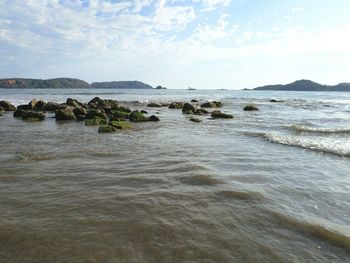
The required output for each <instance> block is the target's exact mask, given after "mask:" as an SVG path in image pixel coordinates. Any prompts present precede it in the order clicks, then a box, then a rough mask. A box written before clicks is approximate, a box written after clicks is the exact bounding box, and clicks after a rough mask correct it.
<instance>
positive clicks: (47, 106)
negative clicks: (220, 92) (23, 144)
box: [0, 97, 259, 133]
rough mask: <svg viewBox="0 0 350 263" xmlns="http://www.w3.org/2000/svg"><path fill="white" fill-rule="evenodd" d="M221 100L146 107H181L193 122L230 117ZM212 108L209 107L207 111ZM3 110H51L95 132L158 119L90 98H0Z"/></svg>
mask: <svg viewBox="0 0 350 263" xmlns="http://www.w3.org/2000/svg"><path fill="white" fill-rule="evenodd" d="M222 106H223V104H222V103H221V102H220V101H208V102H205V103H202V104H200V103H199V101H197V100H191V102H178V101H175V102H171V103H155V102H152V103H149V104H148V105H147V107H151V108H160V107H168V108H169V109H181V111H182V113H183V114H185V115H189V116H190V118H189V120H190V121H192V122H201V121H202V120H201V119H199V118H196V117H195V116H194V115H206V116H210V117H211V118H212V119H218V118H221V119H232V118H234V116H233V115H232V114H227V113H224V112H221V111H220V110H219V108H221V107H222ZM209 109H212V111H209ZM243 110H244V111H257V110H259V109H258V108H257V107H256V106H254V105H247V106H245V107H244V109H243ZM4 111H13V112H14V113H13V116H14V117H16V118H22V119H23V120H27V121H42V120H44V119H45V117H46V112H51V113H54V118H55V119H56V121H76V120H77V121H84V122H85V125H86V126H100V127H99V130H98V132H100V133H103V132H114V131H116V130H120V129H130V128H132V124H131V123H132V122H149V121H151V122H157V121H159V118H158V117H157V116H155V115H151V116H148V113H147V112H146V111H144V110H142V111H138V110H134V111H131V110H130V108H129V107H126V106H122V105H120V104H119V103H118V101H116V100H111V99H101V98H99V97H95V98H93V99H92V100H91V101H89V102H88V103H82V102H80V101H78V100H76V99H72V98H68V99H67V100H66V102H65V103H55V102H46V101H43V100H36V99H32V100H31V101H30V102H29V103H28V104H24V105H19V106H17V107H15V106H14V105H12V104H10V103H9V102H7V101H0V115H1V113H2V112H4Z"/></svg>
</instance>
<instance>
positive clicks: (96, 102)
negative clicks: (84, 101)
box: [88, 97, 110, 109]
mask: <svg viewBox="0 0 350 263" xmlns="http://www.w3.org/2000/svg"><path fill="white" fill-rule="evenodd" d="M88 105H89V106H90V107H92V108H95V109H110V107H109V105H108V103H107V101H105V100H103V99H101V98H99V97H95V98H93V99H92V100H90V101H89V102H88Z"/></svg>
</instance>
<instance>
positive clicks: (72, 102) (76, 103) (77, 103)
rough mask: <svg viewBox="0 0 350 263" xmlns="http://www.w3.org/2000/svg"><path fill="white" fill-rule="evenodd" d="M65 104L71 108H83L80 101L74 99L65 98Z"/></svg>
mask: <svg viewBox="0 0 350 263" xmlns="http://www.w3.org/2000/svg"><path fill="white" fill-rule="evenodd" d="M66 104H67V105H68V106H72V107H83V103H81V102H80V101H78V100H76V99H72V98H67V101H66Z"/></svg>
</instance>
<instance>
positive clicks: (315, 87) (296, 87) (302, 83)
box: [254, 80, 350, 92]
mask: <svg viewBox="0 0 350 263" xmlns="http://www.w3.org/2000/svg"><path fill="white" fill-rule="evenodd" d="M254 90H285V91H348V92H349V91H350V83H340V84H338V85H334V86H330V85H322V84H319V83H316V82H313V81H311V80H297V81H295V82H293V83H290V84H286V85H282V84H277V85H267V86H262V87H258V88H255V89H254Z"/></svg>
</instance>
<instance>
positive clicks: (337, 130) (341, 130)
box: [288, 124, 350, 134]
mask: <svg viewBox="0 0 350 263" xmlns="http://www.w3.org/2000/svg"><path fill="white" fill-rule="evenodd" d="M288 128H289V129H291V130H294V131H298V132H313V133H326V134H331V133H350V128H346V127H342V128H340V127H339V128H318V127H309V126H305V125H297V124H294V125H291V126H289V127H288Z"/></svg>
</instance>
